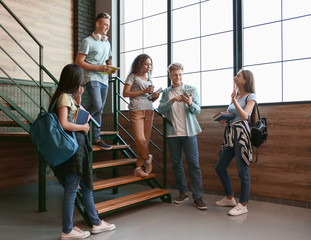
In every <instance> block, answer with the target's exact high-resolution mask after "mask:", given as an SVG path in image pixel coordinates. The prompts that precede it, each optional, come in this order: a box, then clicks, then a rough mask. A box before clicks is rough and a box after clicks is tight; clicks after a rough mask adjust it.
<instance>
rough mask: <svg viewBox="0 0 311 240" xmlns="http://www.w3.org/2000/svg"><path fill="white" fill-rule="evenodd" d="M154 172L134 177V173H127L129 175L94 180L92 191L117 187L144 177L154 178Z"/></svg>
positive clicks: (141, 179)
mask: <svg viewBox="0 0 311 240" xmlns="http://www.w3.org/2000/svg"><path fill="white" fill-rule="evenodd" d="M154 177H155V174H150V175H148V176H147V177H144V178H142V177H136V176H134V175H129V176H122V177H116V178H109V179H105V180H99V181H94V182H93V185H94V191H96V190H102V189H106V188H111V187H117V186H121V185H125V184H128V183H134V182H139V181H143V180H146V179H150V178H154Z"/></svg>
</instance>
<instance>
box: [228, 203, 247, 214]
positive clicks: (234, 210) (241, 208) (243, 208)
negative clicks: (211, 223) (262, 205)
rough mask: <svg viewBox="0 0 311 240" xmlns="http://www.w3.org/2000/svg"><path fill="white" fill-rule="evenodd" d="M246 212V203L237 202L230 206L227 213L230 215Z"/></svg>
mask: <svg viewBox="0 0 311 240" xmlns="http://www.w3.org/2000/svg"><path fill="white" fill-rule="evenodd" d="M245 213H248V210H247V207H246V205H245V206H243V205H242V204H241V203H238V205H236V206H235V207H234V208H232V209H231V210H230V211H229V212H228V214H229V215H230V216H239V215H242V214H245Z"/></svg>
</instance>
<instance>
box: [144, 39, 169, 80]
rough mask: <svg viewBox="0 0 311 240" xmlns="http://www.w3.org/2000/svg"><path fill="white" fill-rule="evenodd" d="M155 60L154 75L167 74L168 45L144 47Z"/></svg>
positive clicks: (145, 51)
mask: <svg viewBox="0 0 311 240" xmlns="http://www.w3.org/2000/svg"><path fill="white" fill-rule="evenodd" d="M144 53H146V54H148V55H149V56H150V57H151V58H152V61H153V73H152V76H153V77H158V76H167V71H166V69H167V45H163V46H158V47H153V48H147V49H144Z"/></svg>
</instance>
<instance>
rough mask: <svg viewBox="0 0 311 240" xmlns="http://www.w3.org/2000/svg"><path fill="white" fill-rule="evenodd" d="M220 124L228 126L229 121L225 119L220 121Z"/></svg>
mask: <svg viewBox="0 0 311 240" xmlns="http://www.w3.org/2000/svg"><path fill="white" fill-rule="evenodd" d="M219 123H220V124H221V125H226V124H227V120H225V119H223V120H220V121H219Z"/></svg>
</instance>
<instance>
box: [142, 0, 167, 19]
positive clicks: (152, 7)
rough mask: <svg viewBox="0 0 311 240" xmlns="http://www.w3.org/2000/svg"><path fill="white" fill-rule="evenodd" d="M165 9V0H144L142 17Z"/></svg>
mask: <svg viewBox="0 0 311 240" xmlns="http://www.w3.org/2000/svg"><path fill="white" fill-rule="evenodd" d="M166 11H167V0H156V1H155V0H144V17H148V16H150V15H154V14H157V13H162V12H166Z"/></svg>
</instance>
